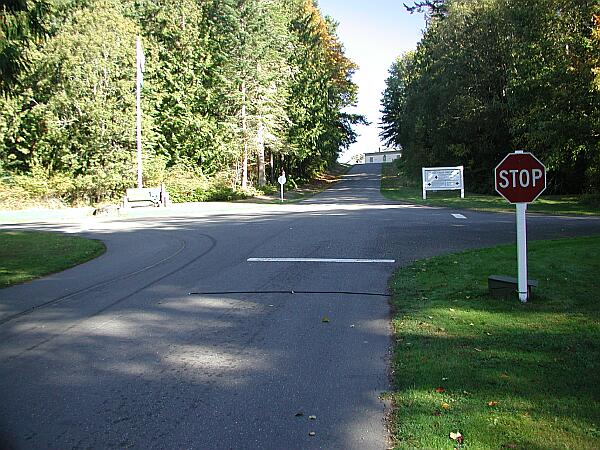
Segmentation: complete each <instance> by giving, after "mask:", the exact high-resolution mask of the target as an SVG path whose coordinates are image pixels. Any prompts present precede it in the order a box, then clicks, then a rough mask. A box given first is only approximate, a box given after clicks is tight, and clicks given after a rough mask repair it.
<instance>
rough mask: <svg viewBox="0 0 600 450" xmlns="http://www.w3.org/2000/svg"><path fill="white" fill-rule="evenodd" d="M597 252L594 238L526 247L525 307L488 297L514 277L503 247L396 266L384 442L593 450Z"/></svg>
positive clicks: (596, 437) (598, 361) (508, 249)
mask: <svg viewBox="0 0 600 450" xmlns="http://www.w3.org/2000/svg"><path fill="white" fill-rule="evenodd" d="M599 255H600V237H589V238H577V239H567V240H557V241H537V242H530V243H529V275H530V278H534V279H537V280H538V281H539V283H540V285H539V288H537V289H536V290H535V292H534V296H533V298H532V299H530V301H529V302H528V303H526V304H521V303H520V302H519V301H518V299H517V296H516V294H515V296H514V298H512V299H498V298H491V297H490V296H489V295H488V292H487V277H488V275H491V274H501V275H511V276H514V275H515V274H516V249H515V246H514V245H509V246H502V247H495V248H490V249H485V250H476V251H469V252H465V253H459V254H452V255H446V256H441V257H437V258H432V259H428V260H424V261H419V262H416V263H414V264H413V265H411V266H409V267H406V268H402V269H400V270H399V271H398V272H397V273H396V275H395V276H394V278H393V280H392V282H391V289H392V292H393V308H394V318H393V327H394V336H395V348H394V356H393V362H392V370H393V379H394V383H395V390H394V392H392V393H391V398H392V400H393V403H394V405H395V409H394V413H393V415H392V418H391V427H392V430H393V435H394V438H395V447H396V448H431V449H442V448H448V449H452V448H473V449H475V448H481V449H488V448H489V449H502V448H505V449H507V448H508V449H529V450H531V449H540V450H541V449H559V448H561V449H562V448H569V449H590V450H591V449H599V448H600V276H599V275H600V256H599ZM451 433H454V434H453V435H451ZM456 433H460V437H457V436H459V435H458V434H456ZM452 438H454V439H452ZM461 440H462V442H461Z"/></svg>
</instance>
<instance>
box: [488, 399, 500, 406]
mask: <svg viewBox="0 0 600 450" xmlns="http://www.w3.org/2000/svg"><path fill="white" fill-rule="evenodd" d="M497 404H498V402H496V401H493V400H492V401H491V402H488V406H496V405H497Z"/></svg>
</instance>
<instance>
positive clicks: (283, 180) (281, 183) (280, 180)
mask: <svg viewBox="0 0 600 450" xmlns="http://www.w3.org/2000/svg"><path fill="white" fill-rule="evenodd" d="M286 181H287V180H286V178H285V171H282V172H281V176H280V177H279V178H277V182H278V183H279V184H280V185H281V203H283V185H284V184H285V182H286Z"/></svg>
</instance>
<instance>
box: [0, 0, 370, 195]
mask: <svg viewBox="0 0 600 450" xmlns="http://www.w3.org/2000/svg"><path fill="white" fill-rule="evenodd" d="M138 36H140V37H141V42H142V46H143V49H144V54H145V64H144V73H143V80H144V82H143V89H142V94H141V98H142V101H141V102H142V110H143V123H142V136H143V155H144V184H145V185H156V184H158V183H160V182H165V183H166V184H167V188H168V189H169V190H170V192H171V196H172V198H173V199H175V200H176V201H177V200H203V199H207V198H214V197H215V195H219V193H221V194H222V193H223V192H225V193H229V194H232V193H235V192H237V191H238V190H240V189H242V190H243V189H251V188H252V187H260V186H263V185H265V184H267V183H269V182H273V177H275V179H276V178H277V176H278V174H279V171H280V170H282V169H285V171H286V173H287V175H288V179H291V180H292V182H293V181H294V180H299V179H306V178H310V177H311V176H313V175H315V174H317V173H319V172H321V171H323V170H324V169H326V168H327V167H328V166H329V165H331V164H332V163H334V162H335V161H336V160H337V157H338V155H339V152H340V151H341V150H343V149H345V148H347V147H348V145H350V144H351V143H352V142H354V140H355V137H356V136H355V133H354V131H353V130H352V125H353V124H356V123H360V122H362V121H363V120H364V119H363V118H362V117H361V116H359V115H352V114H348V113H345V112H344V108H345V107H347V106H349V105H352V104H354V103H355V102H356V95H357V87H356V85H355V84H354V83H353V82H352V79H351V77H352V74H353V73H354V71H355V70H356V66H355V65H354V63H353V62H352V61H350V60H349V59H348V58H347V57H346V56H345V55H344V49H343V46H342V44H341V43H340V42H339V40H338V38H337V36H336V23H335V22H334V21H333V20H331V19H330V18H326V17H323V16H322V14H321V13H320V11H319V9H318V7H317V4H316V2H314V1H313V0H180V1H177V2H173V1H168V0H12V1H6V0H2V1H0V203H2V204H3V205H5V206H6V205H9V204H10V203H11V201H12V203H13V206H22V205H24V204H27V200H32V201H35V200H39V199H43V198H56V199H58V200H59V201H61V202H63V203H69V204H75V203H98V202H103V201H108V200H111V199H112V200H115V199H118V198H119V197H120V196H121V195H122V194H123V192H124V190H125V188H127V187H134V186H135V184H136V38H137V37H138ZM229 194H228V195H229ZM211 196H212V197H211ZM230 196H231V195H229V197H230ZM9 206H10V205H9Z"/></svg>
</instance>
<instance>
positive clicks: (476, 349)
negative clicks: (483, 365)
mask: <svg viewBox="0 0 600 450" xmlns="http://www.w3.org/2000/svg"><path fill="white" fill-rule="evenodd" d="M475 351H476V352H482V351H483V350H481V349H480V348H477V347H475Z"/></svg>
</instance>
